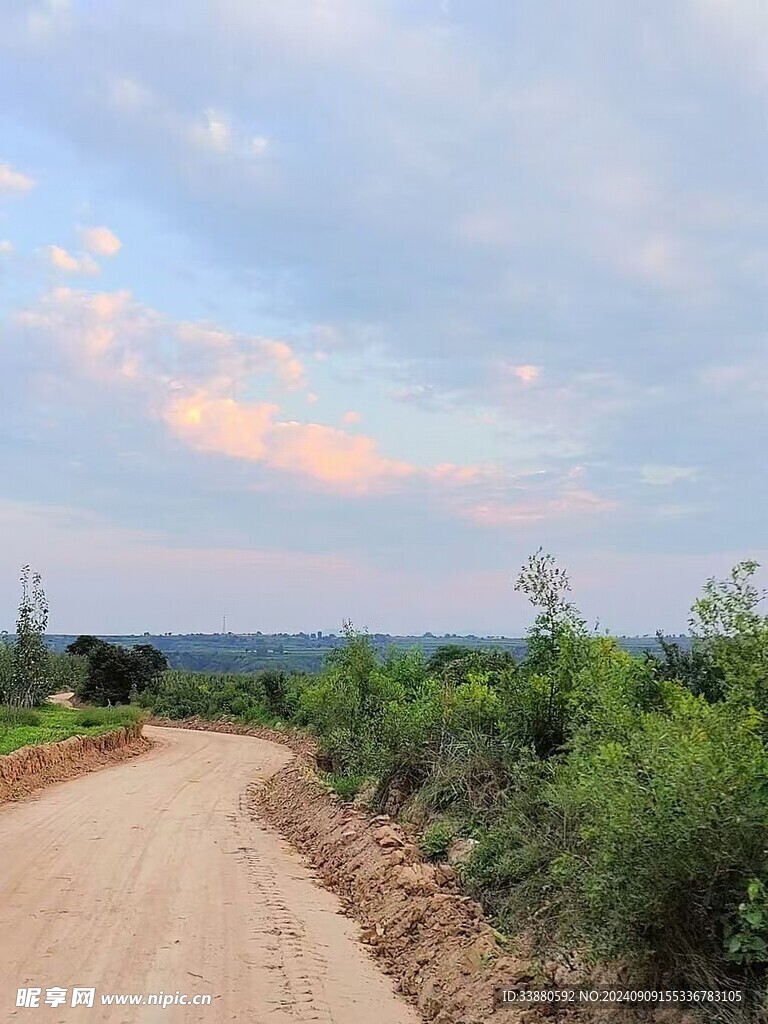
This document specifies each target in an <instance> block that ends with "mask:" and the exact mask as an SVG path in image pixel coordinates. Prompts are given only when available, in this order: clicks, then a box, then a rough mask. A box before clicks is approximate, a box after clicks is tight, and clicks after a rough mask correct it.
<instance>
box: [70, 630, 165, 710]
mask: <svg viewBox="0 0 768 1024" xmlns="http://www.w3.org/2000/svg"><path fill="white" fill-rule="evenodd" d="M67 653H68V654H70V655H72V656H74V657H78V658H85V659H86V662H87V671H86V675H85V678H84V679H83V680H82V681H81V682H80V684H79V685H78V687H77V689H76V693H77V696H78V697H79V698H80V699H81V700H83V701H85V702H86V703H89V704H103V705H106V704H109V705H111V704H127V703H128V702H129V701H130V700H131V699H132V698H133V697H135V696H137V695H138V694H140V693H142V691H144V690H145V689H146V688H147V687H148V686H150V685H151V684H152V683H154V682H156V680H157V679H158V678H159V677H160V676H161V675H162V673H163V672H165V671H166V670H167V669H168V661H167V659H166V657H165V655H164V654H163V653H162V651H158V650H157V648H156V647H153V646H152V645H151V644H137V646H136V647H122V646H121V645H119V644H110V643H107V642H106V641H104V640H100V639H99V638H98V637H95V636H79V637H78V638H77V640H74V641H73V642H72V643H71V644H70V645H69V646H68V647H67Z"/></svg>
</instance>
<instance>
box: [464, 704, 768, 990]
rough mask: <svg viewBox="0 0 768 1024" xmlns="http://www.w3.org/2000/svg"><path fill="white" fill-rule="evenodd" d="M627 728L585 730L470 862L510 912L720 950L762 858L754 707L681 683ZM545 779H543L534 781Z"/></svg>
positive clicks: (564, 933)
mask: <svg viewBox="0 0 768 1024" xmlns="http://www.w3.org/2000/svg"><path fill="white" fill-rule="evenodd" d="M668 696H669V701H670V707H669V709H668V710H667V711H666V712H646V713H643V714H641V715H640V716H639V718H638V720H637V723H636V728H635V729H634V731H631V732H629V733H627V734H626V735H625V736H624V738H623V740H621V741H620V740H618V739H613V738H608V739H606V738H605V737H604V736H600V737H599V738H597V739H596V738H595V736H594V735H593V734H591V733H589V732H585V733H584V734H583V735H581V736H579V737H577V738H576V741H575V746H574V749H573V751H572V752H571V753H570V754H569V755H568V756H567V757H565V758H563V759H562V760H561V761H560V762H559V763H555V762H552V763H551V764H550V765H549V768H548V772H549V779H548V781H546V783H545V784H544V785H541V777H540V776H539V778H538V779H536V778H534V780H533V783H534V784H533V787H528V789H527V790H525V791H524V792H523V793H522V796H521V798H520V799H518V800H516V801H515V800H513V801H512V802H511V803H510V806H509V807H508V809H507V810H506V812H505V814H504V816H503V818H502V820H501V821H500V822H499V823H498V824H497V825H496V826H495V827H494V828H492V829H491V830H490V831H489V832H488V833H487V834H486V835H485V836H484V837H483V839H482V840H481V843H480V846H479V847H478V849H477V851H476V853H475V856H474V858H473V861H472V863H471V865H470V869H469V871H468V877H469V879H470V881H471V883H472V884H473V885H474V887H475V889H476V891H480V892H482V893H485V894H488V893H490V894H491V903H492V905H493V908H494V909H495V911H496V912H497V913H498V914H499V915H500V920H501V921H502V924H503V925H504V924H506V925H507V927H509V928H513V927H516V926H517V927H519V926H520V925H521V923H522V914H523V912H524V911H523V907H524V905H526V904H527V905H528V907H533V908H537V909H536V912H535V913H534V916H533V920H534V921H536V922H537V925H538V927H539V930H540V933H541V934H542V935H548V936H549V939H550V941H551V940H552V939H553V938H554V939H555V940H556V941H559V942H561V943H565V944H571V943H577V944H578V943H581V944H586V945H587V947H588V948H589V949H590V950H591V951H592V952H593V953H594V954H595V955H597V956H602V957H625V958H630V959H634V960H636V961H642V960H643V959H646V960H647V959H648V958H650V957H651V956H654V957H655V958H656V959H657V960H660V961H661V962H663V963H665V964H667V965H669V966H672V967H675V968H677V969H679V970H680V971H681V972H683V973H684V972H685V970H686V968H688V969H690V968H691V965H692V964H693V963H694V961H696V960H697V959H698V960H700V959H701V958H705V959H709V960H710V961H711V962H712V963H713V964H715V963H716V962H717V961H718V959H722V953H723V946H722V944H723V938H724V935H723V927H724V920H725V918H727V916H728V914H729V913H732V912H733V911H734V910H735V909H736V907H737V906H738V904H739V901H740V900H741V898H742V895H743V892H744V889H745V886H746V884H747V882H748V880H749V879H750V878H752V877H754V876H755V875H757V874H759V873H760V872H761V870H762V868H763V864H764V859H765V849H766V840H767V839H768V832H767V831H766V820H767V818H766V792H767V791H768V789H767V788H768V756H767V755H766V751H765V749H764V747H763V744H762V742H761V739H760V722H759V718H758V717H757V716H756V715H754V714H749V713H744V712H739V711H738V709H735V708H733V707H731V706H728V705H714V706H712V705H709V704H707V703H706V701H704V700H703V699H702V698H695V697H693V696H692V695H691V694H689V693H687V692H686V691H684V690H683V689H682V688H679V689H678V690H677V692H676V693H675V694H674V697H673V695H671V694H670V695H668ZM537 783H538V785H537Z"/></svg>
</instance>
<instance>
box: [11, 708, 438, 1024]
mask: <svg viewBox="0 0 768 1024" xmlns="http://www.w3.org/2000/svg"><path fill="white" fill-rule="evenodd" d="M146 734H147V735H148V736H149V737H150V738H151V739H152V740H153V741H154V742H155V744H156V745H155V746H154V748H153V749H152V750H151V751H150V752H149V753H148V754H145V755H142V756H140V757H138V758H136V759H135V760H130V761H126V762H125V763H123V764H120V765H117V766H115V767H112V768H107V769H104V770H103V771H99V772H95V773H93V774H90V775H86V776H83V777H81V778H78V779H74V780H72V781H70V782H65V783H60V784H58V785H56V786H53V787H51V788H50V789H47V790H44V791H42V792H41V793H40V794H39V795H38V796H37V797H36V798H34V799H32V800H30V801H28V802H25V803H20V804H11V805H7V806H5V807H3V808H0V1020H2V1021H13V1022H18V1024H21V1022H23V1021H28V1022H29V1024H34V1022H35V1021H41V1022H42V1021H45V1022H48V1024H56V1022H70V1021H78V1022H80V1021H83V1022H86V1021H88V1022H91V1024H101V1022H109V1024H144V1022H152V1024H154V1022H168V1024H174V1022H184V1024H191V1022H197V1021H200V1022H206V1024H226V1022H229V1021H243V1022H245V1021H248V1022H249V1024H262V1022H263V1024H298V1022H311V1021H318V1022H321V1024H416V1022H417V1020H418V1017H417V1015H416V1013H415V1012H414V1011H413V1010H412V1009H411V1008H410V1007H409V1006H407V1005H406V1004H405V1003H404V1002H403V1001H401V999H400V998H399V997H398V996H396V995H395V993H394V992H393V991H392V988H391V985H390V982H389V979H388V978H387V977H386V976H385V975H383V974H381V973H380V972H379V971H378V969H377V968H376V966H375V965H374V964H373V963H372V961H370V960H369V959H368V957H367V956H366V954H365V952H364V951H363V948H362V947H361V946H360V945H358V943H357V941H356V939H355V928H354V926H353V925H352V924H351V922H349V921H348V920H347V919H346V918H345V917H343V916H342V915H341V914H340V913H339V904H338V902H337V900H336V898H335V897H334V896H333V895H331V894H330V893H328V892H326V891H325V890H323V889H321V888H320V887H319V886H318V885H317V884H316V883H315V882H314V881H313V878H312V874H311V871H310V869H309V868H308V867H307V866H305V865H304V863H303V862H302V860H301V858H300V857H299V856H298V855H297V854H296V853H294V852H293V851H292V850H291V848H290V847H289V846H288V845H287V844H286V843H284V842H283V841H282V840H281V839H280V838H279V837H277V836H276V835H275V834H274V833H273V832H271V831H270V830H268V829H267V828H266V827H262V826H261V825H260V824H258V823H257V822H254V821H252V820H251V817H250V815H249V813H248V811H247V807H246V798H245V792H246V789H247V787H248V785H249V784H250V783H251V782H253V781H254V779H255V778H258V777H259V776H261V777H262V778H264V777H266V776H268V775H269V774H271V773H272V772H274V771H276V770H277V769H278V768H280V767H282V765H283V764H285V762H286V761H287V760H288V758H289V757H290V753H289V752H288V751H287V750H286V749H285V748H283V747H280V746H277V745H274V744H271V743H267V742H264V741H261V740H257V739H254V738H251V737H246V736H228V735H221V734H216V733H204V732H192V731H186V730H182V729H154V728H148V729H147V730H146ZM55 986H59V987H61V988H65V989H67V990H68V995H67V1002H68V1003H70V1002H71V999H72V989H73V987H75V986H78V987H83V988H95V989H96V994H95V1002H94V1005H93V1006H91V1007H88V1006H84V1005H80V1006H76V1007H72V1006H70V1005H64V1006H58V1007H53V1006H50V1005H45V998H46V990H47V989H50V988H53V987H55ZM25 987H33V988H41V989H42V993H41V996H40V1006H39V1008H34V1007H23V1006H22V1007H17V1006H16V997H17V989H19V988H25ZM161 991H162V992H163V993H167V994H171V995H175V993H176V992H177V991H178V992H180V993H183V994H186V995H187V996H188V997H190V998H191V997H192V996H194V995H202V994H210V995H211V996H212V997H213V999H212V1003H211V1005H210V1006H201V1005H198V1006H194V1005H187V1006H181V1005H171V1006H168V1007H167V1008H165V1009H163V1008H162V1007H160V1006H152V1005H144V1006H137V1005H133V1006H128V1005H122V1006H119V1005H111V1006H109V1005H103V1004H102V1001H101V997H102V996H103V995H105V994H106V995H111V994H135V995H141V996H148V995H149V994H151V993H159V992H161Z"/></svg>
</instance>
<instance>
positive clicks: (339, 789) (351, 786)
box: [321, 772, 365, 800]
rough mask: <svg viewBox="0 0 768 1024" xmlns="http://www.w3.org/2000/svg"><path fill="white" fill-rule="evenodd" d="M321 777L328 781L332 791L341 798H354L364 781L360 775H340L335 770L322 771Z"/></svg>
mask: <svg viewBox="0 0 768 1024" xmlns="http://www.w3.org/2000/svg"><path fill="white" fill-rule="evenodd" d="M321 777H322V779H323V780H324V781H325V782H327V783H328V785H329V786H330V787H331V789H332V790H333V791H334V793H338V794H339V796H340V797H341V799H342V800H354V798H355V797H356V796H357V794H358V792H359V791H360V789H361V788H362V785H363V783H364V782H365V779H364V778H363V776H362V775H340V774H337V773H335V772H322V774H321Z"/></svg>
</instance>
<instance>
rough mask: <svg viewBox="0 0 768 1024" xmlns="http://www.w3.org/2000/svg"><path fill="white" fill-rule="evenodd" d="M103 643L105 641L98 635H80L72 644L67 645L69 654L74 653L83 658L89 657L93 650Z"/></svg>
mask: <svg viewBox="0 0 768 1024" xmlns="http://www.w3.org/2000/svg"><path fill="white" fill-rule="evenodd" d="M103 643H104V641H103V640H99V638H98V637H97V636H88V635H84V636H79V637H78V638H77V640H73V641H72V643H71V644H68V645H67V654H74V655H77V656H78V657H81V658H87V657H88V656H89V655H90V653H91V651H93V650H94V649H95V648H96V647H98V646H99V645H100V644H103Z"/></svg>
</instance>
